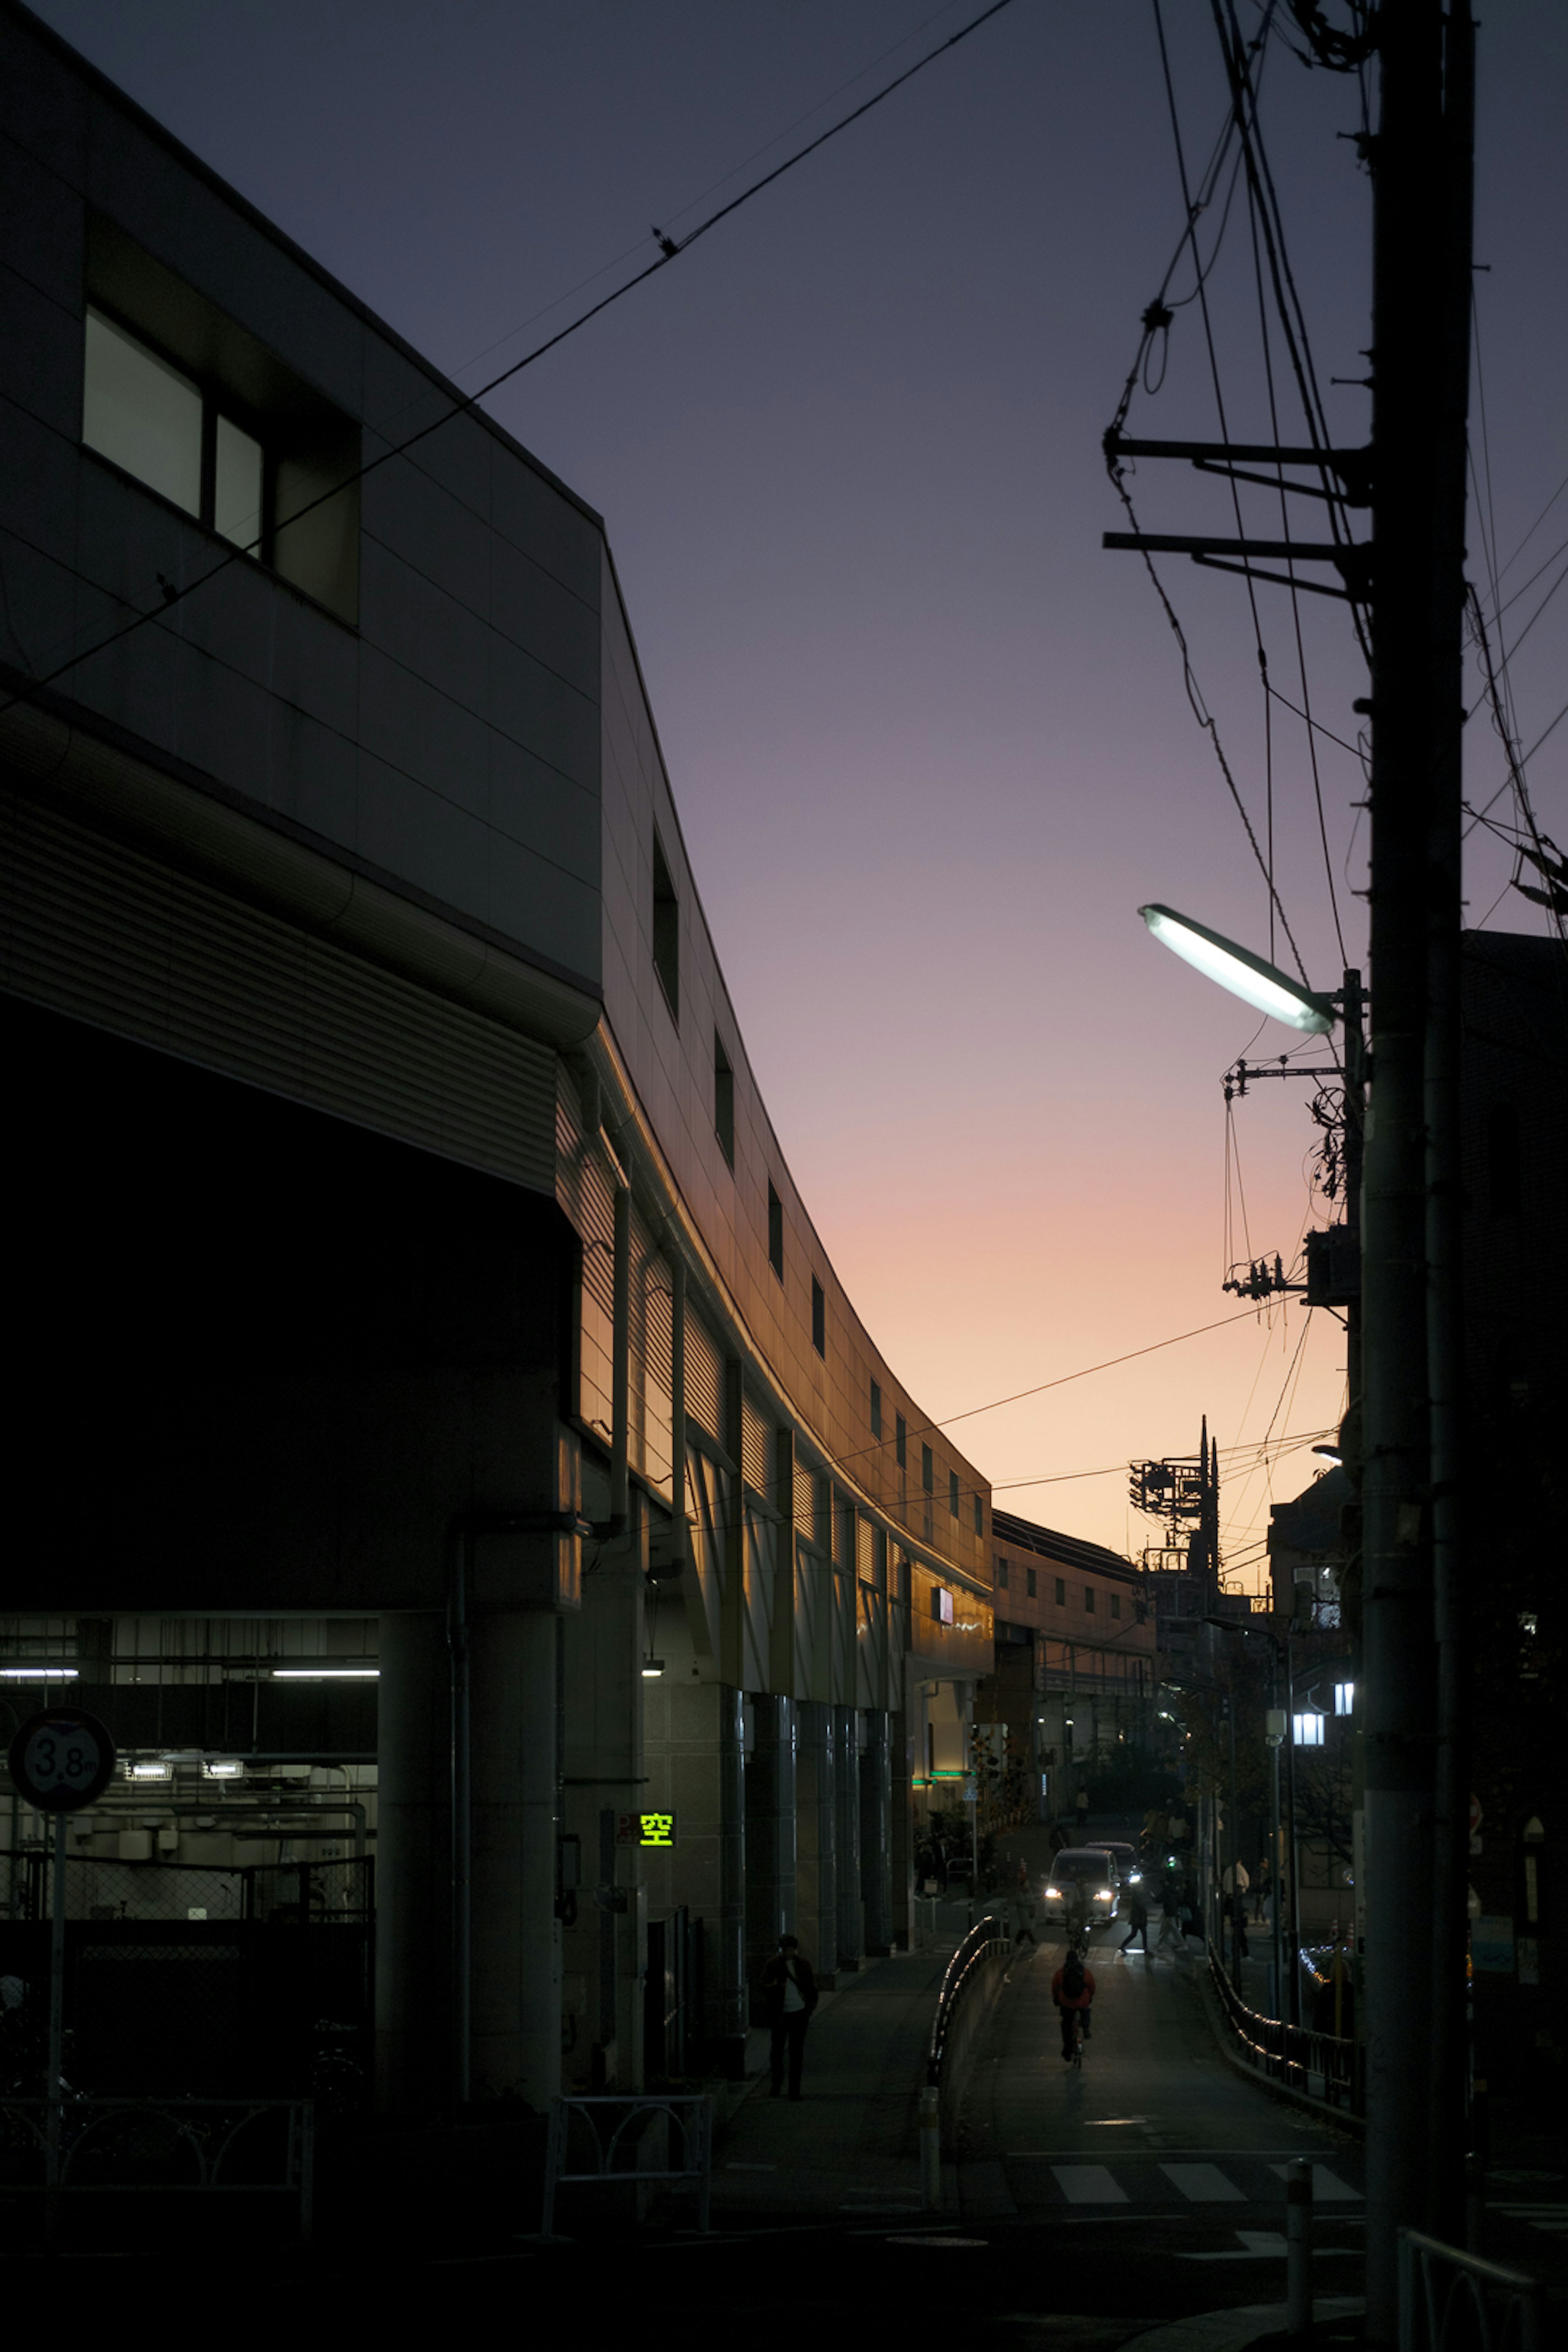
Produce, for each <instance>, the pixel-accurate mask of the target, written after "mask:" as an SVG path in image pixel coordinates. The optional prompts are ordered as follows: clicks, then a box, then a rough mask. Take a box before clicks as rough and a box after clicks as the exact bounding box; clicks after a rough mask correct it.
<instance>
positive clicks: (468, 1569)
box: [447, 1528, 474, 2110]
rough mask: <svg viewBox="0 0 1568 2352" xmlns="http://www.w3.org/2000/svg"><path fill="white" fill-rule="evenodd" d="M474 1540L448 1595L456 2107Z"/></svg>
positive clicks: (465, 2065)
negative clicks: (450, 1679)
mask: <svg viewBox="0 0 1568 2352" xmlns="http://www.w3.org/2000/svg"><path fill="white" fill-rule="evenodd" d="M473 1549H474V1539H473V1537H472V1535H471V1534H470V1532H469V1530H468V1528H458V1531H457V1538H456V1549H455V1551H454V1555H453V1562H452V1581H451V1585H450V1588H449V1590H448V1591H447V1647H448V1649H449V1650H450V1652H451V1660H452V1725H451V1758H452V1761H451V1791H452V1828H451V1839H452V2026H453V2033H452V2061H453V2079H452V2087H453V2091H454V2094H455V2096H456V2100H457V2105H458V2108H459V2110H461V2109H463V2108H465V2107H466V2106H467V2105H468V2097H469V2092H470V2088H471V2076H472V2062H473V2040H474V2032H473V1931H474V1913H473V1895H472V1879H473V1857H472V1845H473V1804H472V1801H471V1792H470V1789H469V1756H470V1752H471V1745H472V1743H471V1737H470V1724H469V1715H470V1709H469V1659H468V1593H469V1590H470V1587H471V1580H472V1571H473Z"/></svg>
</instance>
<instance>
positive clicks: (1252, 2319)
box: [1122, 2068, 1366, 2352]
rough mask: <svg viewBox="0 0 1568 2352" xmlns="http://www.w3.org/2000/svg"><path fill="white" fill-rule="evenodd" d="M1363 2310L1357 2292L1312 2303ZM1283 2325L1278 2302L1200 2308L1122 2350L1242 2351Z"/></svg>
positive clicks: (1348, 2313) (1329, 2315) (1344, 2312)
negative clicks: (1223, 2307) (1210, 2309)
mask: <svg viewBox="0 0 1568 2352" xmlns="http://www.w3.org/2000/svg"><path fill="white" fill-rule="evenodd" d="M1250 2071H1251V2070H1250V2068H1249V2069H1248V2072H1249V2073H1250ZM1365 2309H1366V2304H1365V2301H1364V2299H1363V2297H1362V2296H1361V2295H1358V2294H1325V2295H1320V2296H1319V2298H1318V2300H1317V2302H1316V2304H1315V2305H1314V2306H1313V2310H1314V2316H1315V2317H1316V2318H1319V2319H1353V2318H1354V2317H1355V2316H1356V2315H1357V2314H1358V2313H1360V2312H1363V2311H1364V2310H1365ZM1285 2324H1286V2311H1285V2305H1283V2304H1282V2303H1243V2304H1237V2305H1232V2307H1231V2308H1230V2309H1229V2310H1228V2311H1200V2312H1196V2313H1194V2315H1193V2317H1192V2318H1191V2319H1173V2320H1172V2321H1170V2322H1169V2323H1168V2324H1167V2325H1166V2326H1163V2327H1151V2328H1150V2329H1149V2330H1148V2332H1147V2333H1146V2334H1145V2335H1142V2336H1129V2337H1128V2339H1127V2342H1126V2344H1125V2345H1124V2346H1123V2347H1122V2352H1245V2347H1246V2346H1247V2345H1248V2344H1256V2343H1257V2341H1258V2338H1259V2336H1278V2335H1280V2334H1281V2333H1282V2332H1283V2330H1284V2327H1285Z"/></svg>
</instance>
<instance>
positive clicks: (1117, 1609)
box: [1110, 1592, 1121, 1617]
mask: <svg viewBox="0 0 1568 2352" xmlns="http://www.w3.org/2000/svg"><path fill="white" fill-rule="evenodd" d="M1110 1613H1111V1615H1112V1616H1113V1617H1120V1616H1121V1593H1120V1592H1113V1593H1112V1594H1111V1596H1110Z"/></svg>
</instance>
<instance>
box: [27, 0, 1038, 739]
mask: <svg viewBox="0 0 1568 2352" xmlns="http://www.w3.org/2000/svg"><path fill="white" fill-rule="evenodd" d="M1011 5H1013V0H991V5H990V6H989V7H986V8H983V9H982V10H981V12H980V14H979V16H974V17H972V18H971V20H970V22H969V23H968V24H967V25H963V26H960V27H959V30H958V31H957V32H956V33H952V34H950V35H949V37H948V38H947V39H946V40H945V41H939V42H938V44H937V46H936V47H934V48H932V49H928V50H927V51H926V52H925V54H924V56H923V57H920V58H916V60H915V62H914V63H913V65H911V66H906V67H905V68H904V70H903V72H902V73H900V74H895V75H894V76H893V78H892V79H891V80H890V81H888V82H884V83H883V85H882V87H881V88H880V89H878V90H874V91H873V92H872V94H871V96H870V97H869V98H868V99H866V100H863V101H862V103H861V104H860V105H858V106H857V107H854V108H852V109H851V110H850V111H849V112H848V113H847V114H846V115H843V116H841V117H840V119H839V121H837V122H835V123H831V124H829V126H828V128H827V129H826V131H820V132H818V134H817V136H816V138H815V139H809V140H807V141H806V142H805V146H804V147H799V148H797V149H796V150H795V153H794V154H793V155H788V156H786V157H785V158H784V162H783V163H777V164H775V165H774V166H773V170H772V171H771V172H764V173H763V175H762V177H761V178H760V179H756V180H753V181H752V184H751V185H750V186H749V187H746V188H742V191H741V193H740V194H739V195H737V196H731V199H730V201H729V202H728V204H723V205H720V206H719V207H718V209H717V210H716V211H714V212H711V213H710V214H709V215H708V217H707V218H706V219H705V220H702V221H700V222H699V223H698V225H697V226H696V227H695V228H694V229H692V230H691V231H690V232H689V234H688V235H687V236H683V237H680V238H673V237H665V238H662V239H661V240H660V246H661V249H660V252H659V254H658V258H657V259H656V260H654V261H650V262H649V263H648V265H647V268H644V269H639V270H638V271H637V273H636V275H635V276H633V277H631V278H627V279H626V281H625V283H624V284H623V285H620V286H617V287H616V288H615V289H613V290H612V291H611V292H610V293H608V294H605V295H604V296H602V297H601V299H599V300H598V301H597V302H594V303H591V304H590V305H589V307H588V309H587V310H584V311H582V312H581V313H580V314H579V315H578V317H576V318H575V319H573V320H570V321H569V322H568V324H567V325H565V326H564V327H562V328H560V329H559V330H558V331H557V332H556V333H554V334H553V335H550V336H547V337H546V339H545V340H544V341H543V342H542V343H539V344H536V345H535V347H534V349H533V350H532V351H531V352H526V353H525V354H524V356H523V357H522V358H521V359H520V360H515V361H513V362H512V364H511V365H510V367H507V368H503V369H502V370H501V372H500V374H499V375H495V376H492V377H491V378H490V379H489V383H482V384H480V386H479V390H478V391H477V392H471V393H468V394H464V395H463V396H462V397H461V398H459V399H458V400H457V401H455V402H454V403H453V404H452V405H451V407H449V408H448V409H447V411H446V413H445V415H441V416H437V417H436V418H435V419H433V420H432V422H431V423H430V424H428V425H421V426H420V427H419V429H418V431H417V432H416V433H411V434H409V435H407V436H406V437H405V439H404V440H402V441H399V442H397V443H395V445H394V446H392V447H390V448H387V449H384V450H383V451H382V452H381V454H380V455H379V456H378V457H372V458H370V459H369V460H368V461H367V462H366V463H365V464H364V465H363V466H361V467H358V469H357V470H356V471H355V472H353V473H352V474H349V475H346V476H345V477H344V478H343V479H342V481H340V482H335V483H334V484H333V485H332V487H331V489H330V490H324V491H323V492H322V493H321V496H320V497H319V498H316V499H311V500H310V502H309V504H308V505H306V506H302V507H300V508H299V509H297V510H296V511H295V512H294V513H292V514H290V515H289V517H288V519H287V520H288V521H289V523H290V524H292V523H297V522H301V521H303V520H304V518H305V517H306V516H307V515H310V514H314V513H315V511H316V509H318V508H319V507H323V506H326V505H328V504H329V503H330V502H331V499H335V498H340V497H341V496H342V493H343V491H344V490H346V489H351V488H353V486H354V485H355V484H356V483H358V482H363V481H364V480H365V479H367V478H368V477H369V476H370V475H372V474H374V473H376V472H377V471H379V469H380V468H381V467H383V466H385V465H388V464H390V463H391V461H392V459H393V458H395V457H405V456H406V454H407V453H408V451H409V450H410V449H412V448H415V447H416V446H417V445H418V443H420V442H421V441H424V440H427V439H428V438H429V436H430V435H431V434H432V433H438V432H439V431H440V430H441V428H442V427H443V425H449V424H451V423H452V421H453V419H454V418H455V417H458V416H463V415H467V414H468V411H469V410H470V409H472V408H474V407H476V406H477V405H478V404H479V402H480V401H481V400H484V399H486V398H488V396H489V394H491V393H492V392H496V391H499V389H500V386H501V385H502V384H503V383H510V381H511V379H512V377H513V376H516V375H521V373H522V372H523V370H524V369H525V368H530V367H531V366H532V365H533V363H534V362H535V361H536V360H542V359H543V357H544V356H545V354H546V353H547V352H552V351H554V350H556V349H557V348H558V346H559V345H560V344H562V343H563V342H565V341H566V340H567V339H568V337H569V336H572V335H574V334H576V333H577V332H578V331H579V330H580V329H581V328H584V327H585V326H587V325H588V323H589V322H590V320H594V319H596V318H598V317H599V315H600V313H601V312H602V311H605V310H608V309H609V308H610V307H611V305H612V303H616V302H619V301H620V300H621V299H623V297H624V296H626V295H627V294H629V293H631V292H632V291H633V289H635V288H636V287H638V286H641V285H643V284H644V283H646V281H647V279H648V278H652V277H654V276H655V275H656V274H657V273H658V271H659V270H661V269H665V268H668V266H669V264H670V263H671V262H672V261H675V260H678V259H679V257H680V255H681V254H683V253H685V252H686V251H687V250H688V248H689V247H691V246H693V245H695V244H696V243H697V241H698V239H699V238H700V237H703V236H707V234H708V232H709V230H710V229H713V228H717V227H718V226H719V223H720V222H721V221H723V220H728V219H729V217H730V215H731V213H736V212H739V211H740V209H741V207H742V205H748V204H750V203H751V201H752V197H753V196H758V195H761V194H762V192H763V189H764V188H771V187H772V186H773V183H774V181H775V180H781V179H783V177H784V173H786V172H793V171H794V169H795V165H796V164H797V163H805V159H806V157H807V156H808V155H815V154H816V151H817V149H818V148H819V147H825V146H826V144H827V142H828V141H829V140H830V139H837V136H838V134H839V132H840V131H847V130H848V128H849V126H850V124H851V123H854V122H858V121H860V120H861V119H862V117H863V116H865V115H868V114H869V113H870V111H871V110H872V109H873V107H877V106H880V105H881V103H882V101H883V100H884V99H887V98H890V97H891V96H892V94H893V92H894V91H895V90H896V89H902V88H903V86H904V84H905V83H906V82H907V81H911V80H913V79H914V77H915V75H916V74H918V73H922V72H923V71H924V70H925V68H926V67H927V66H929V65H932V64H934V63H935V61H936V59H937V58H941V57H945V56H946V54H947V52H948V51H949V50H950V49H954V48H956V47H958V45H959V43H960V42H961V41H966V40H967V39H968V38H969V37H970V35H971V34H972V33H976V32H978V31H979V29H980V27H981V26H982V25H985V24H989V22H990V21H991V19H992V17H993V16H1000V15H1001V14H1002V11H1003V10H1004V9H1005V8H1008V7H1011ZM260 545H261V541H260V539H259V538H258V539H255V540H252V541H249V542H248V544H247V545H246V546H244V547H235V548H232V549H231V550H230V551H229V552H228V553H227V554H226V555H225V556H223V557H222V558H220V560H219V561H218V562H216V563H215V564H213V565H212V567H211V568H210V569H209V570H208V571H206V572H203V573H202V574H201V575H200V577H199V578H197V579H195V580H193V581H191V582H189V583H187V585H186V586H184V587H183V588H174V587H172V586H171V587H168V588H164V589H163V591H162V593H161V598H160V602H159V603H158V604H156V605H155V606H154V607H153V609H152V610H151V611H149V612H145V613H138V614H135V616H134V617H133V618H132V620H129V621H127V622H125V623H124V624H123V625H121V627H120V628H118V629H111V630H110V633H109V634H108V635H107V636H103V637H100V639H99V640H98V642H97V643H96V644H95V645H91V646H86V647H85V648H84V649H83V651H82V652H80V653H79V654H73V655H72V656H70V659H69V660H68V661H64V662H60V663H59V664H58V665H57V667H55V668H54V669H52V670H50V671H48V672H47V675H46V676H45V677H40V678H34V679H32V680H31V681H30V682H29V683H28V685H27V686H26V687H25V688H23V690H22V692H21V693H19V694H14V695H12V696H11V698H9V700H8V701H5V702H4V703H0V714H3V713H4V712H5V711H7V710H12V709H16V705H17V703H19V702H26V701H28V700H30V699H31V698H32V697H33V696H35V695H37V694H39V693H42V692H43V691H45V690H46V689H47V688H49V687H51V686H53V685H54V684H55V683H56V681H57V680H58V679H59V678H62V677H66V676H67V675H68V673H69V672H70V671H71V670H73V669H77V668H79V667H80V665H81V664H82V663H83V662H85V661H90V660H91V659H92V658H93V656H94V655H96V654H100V653H107V652H108V650H109V649H110V646H117V645H121V644H122V643H123V642H124V640H125V639H126V638H127V637H129V636H132V635H135V633H136V632H137V631H138V630H139V629H142V628H144V627H146V625H147V624H148V623H149V622H152V621H162V620H163V619H164V618H166V616H167V614H169V613H170V612H171V611H172V610H173V609H174V606H175V605H176V604H184V602H185V600H186V599H187V598H188V597H191V596H194V595H195V593H197V591H198V590H199V589H202V588H205V587H206V586H207V584H208V583H209V582H211V581H213V580H216V578H217V577H218V575H219V573H220V572H226V571H227V570H228V568H229V566H230V564H232V563H237V562H238V561H239V558H240V557H241V556H242V555H253V554H254V553H255V552H256V551H257V549H258V547H259V546H260Z"/></svg>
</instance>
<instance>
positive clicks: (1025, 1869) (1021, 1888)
mask: <svg viewBox="0 0 1568 2352" xmlns="http://www.w3.org/2000/svg"><path fill="white" fill-rule="evenodd" d="M1028 1886H1029V1865H1028V1864H1027V1863H1026V1861H1025V1860H1024V1857H1023V1855H1022V1854H1020V1855H1019V1856H1018V1892H1019V1894H1020V1895H1025V1894H1026V1893H1027V1892H1028Z"/></svg>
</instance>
